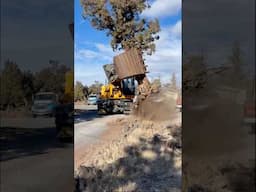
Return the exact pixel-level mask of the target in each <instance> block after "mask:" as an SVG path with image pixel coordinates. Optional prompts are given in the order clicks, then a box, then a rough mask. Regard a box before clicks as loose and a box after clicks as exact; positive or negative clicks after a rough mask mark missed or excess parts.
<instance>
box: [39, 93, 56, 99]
mask: <svg viewBox="0 0 256 192" xmlns="http://www.w3.org/2000/svg"><path fill="white" fill-rule="evenodd" d="M35 100H55V95H53V94H38V95H36V96H35Z"/></svg>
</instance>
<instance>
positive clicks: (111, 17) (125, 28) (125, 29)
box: [81, 0, 160, 55]
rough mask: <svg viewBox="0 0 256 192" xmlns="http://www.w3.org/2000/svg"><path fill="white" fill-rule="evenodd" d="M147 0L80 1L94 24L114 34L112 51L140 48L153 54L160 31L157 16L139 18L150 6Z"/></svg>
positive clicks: (110, 34) (97, 27) (85, 16)
mask: <svg viewBox="0 0 256 192" xmlns="http://www.w3.org/2000/svg"><path fill="white" fill-rule="evenodd" d="M146 2H147V1H146V0H97V1H95V0H81V4H82V7H83V10H84V13H83V16H84V18H85V19H89V20H90V22H91V24H92V26H93V27H94V28H96V29H98V30H105V31H106V33H107V36H111V37H112V40H111V46H112V48H113V50H117V49H125V50H127V49H130V48H137V49H139V50H141V51H142V52H144V51H146V52H147V53H148V54H149V55H151V54H152V53H153V52H154V51H155V44H154V41H155V40H157V39H159V36H158V35H156V34H157V33H158V32H159V31H160V26H159V22H158V20H157V19H155V20H151V21H148V20H146V19H144V18H140V17H139V16H140V14H141V13H142V11H143V10H145V9H146V8H147V7H149V6H148V5H147V4H146Z"/></svg>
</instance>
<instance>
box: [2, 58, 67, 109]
mask: <svg viewBox="0 0 256 192" xmlns="http://www.w3.org/2000/svg"><path fill="white" fill-rule="evenodd" d="M69 70H70V69H69V68H68V67H67V66H65V65H62V64H59V63H58V62H57V61H56V62H51V61H49V66H48V67H46V68H44V69H42V70H40V71H38V72H35V73H32V72H31V71H29V70H24V71H23V70H21V69H20V68H19V66H18V64H17V63H16V62H15V61H11V60H7V61H5V63H4V66H3V68H2V69H1V71H0V82H1V87H0V90H1V92H0V100H1V103H0V107H1V110H6V109H14V108H18V107H30V106H31V104H32V96H33V95H34V94H35V93H37V92H40V91H49V92H54V93H56V94H58V95H59V96H61V95H63V94H64V91H65V74H66V72H67V71H69Z"/></svg>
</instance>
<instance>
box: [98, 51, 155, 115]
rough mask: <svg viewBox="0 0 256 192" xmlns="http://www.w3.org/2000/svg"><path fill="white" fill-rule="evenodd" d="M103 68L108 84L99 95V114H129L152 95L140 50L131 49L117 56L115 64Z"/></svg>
mask: <svg viewBox="0 0 256 192" xmlns="http://www.w3.org/2000/svg"><path fill="white" fill-rule="evenodd" d="M103 68H104V71H105V74H106V76H107V78H108V83H107V84H106V85H103V86H102V87H101V90H100V93H99V99H98V102H97V105H98V112H99V114H109V113H124V112H128V111H130V110H131V107H132V106H137V105H138V103H139V102H140V101H141V100H143V99H145V98H146V97H147V96H148V95H149V94H150V83H149V81H148V80H147V77H146V73H147V72H146V66H145V65H144V62H143V60H142V56H141V55H140V52H139V51H138V50H136V49H131V50H129V51H126V52H124V53H122V54H120V55H118V56H115V57H114V63H113V64H106V65H104V66H103ZM133 103H134V105H133Z"/></svg>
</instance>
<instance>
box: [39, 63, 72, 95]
mask: <svg viewBox="0 0 256 192" xmlns="http://www.w3.org/2000/svg"><path fill="white" fill-rule="evenodd" d="M68 71H69V69H68V68H67V67H66V66H65V65H61V64H59V63H58V62H52V61H51V62H50V65H49V67H47V68H44V69H42V70H41V71H39V72H38V73H36V74H35V92H39V91H51V92H54V93H56V94H59V95H62V94H63V93H64V90H65V75H66V73H67V72H68Z"/></svg>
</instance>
